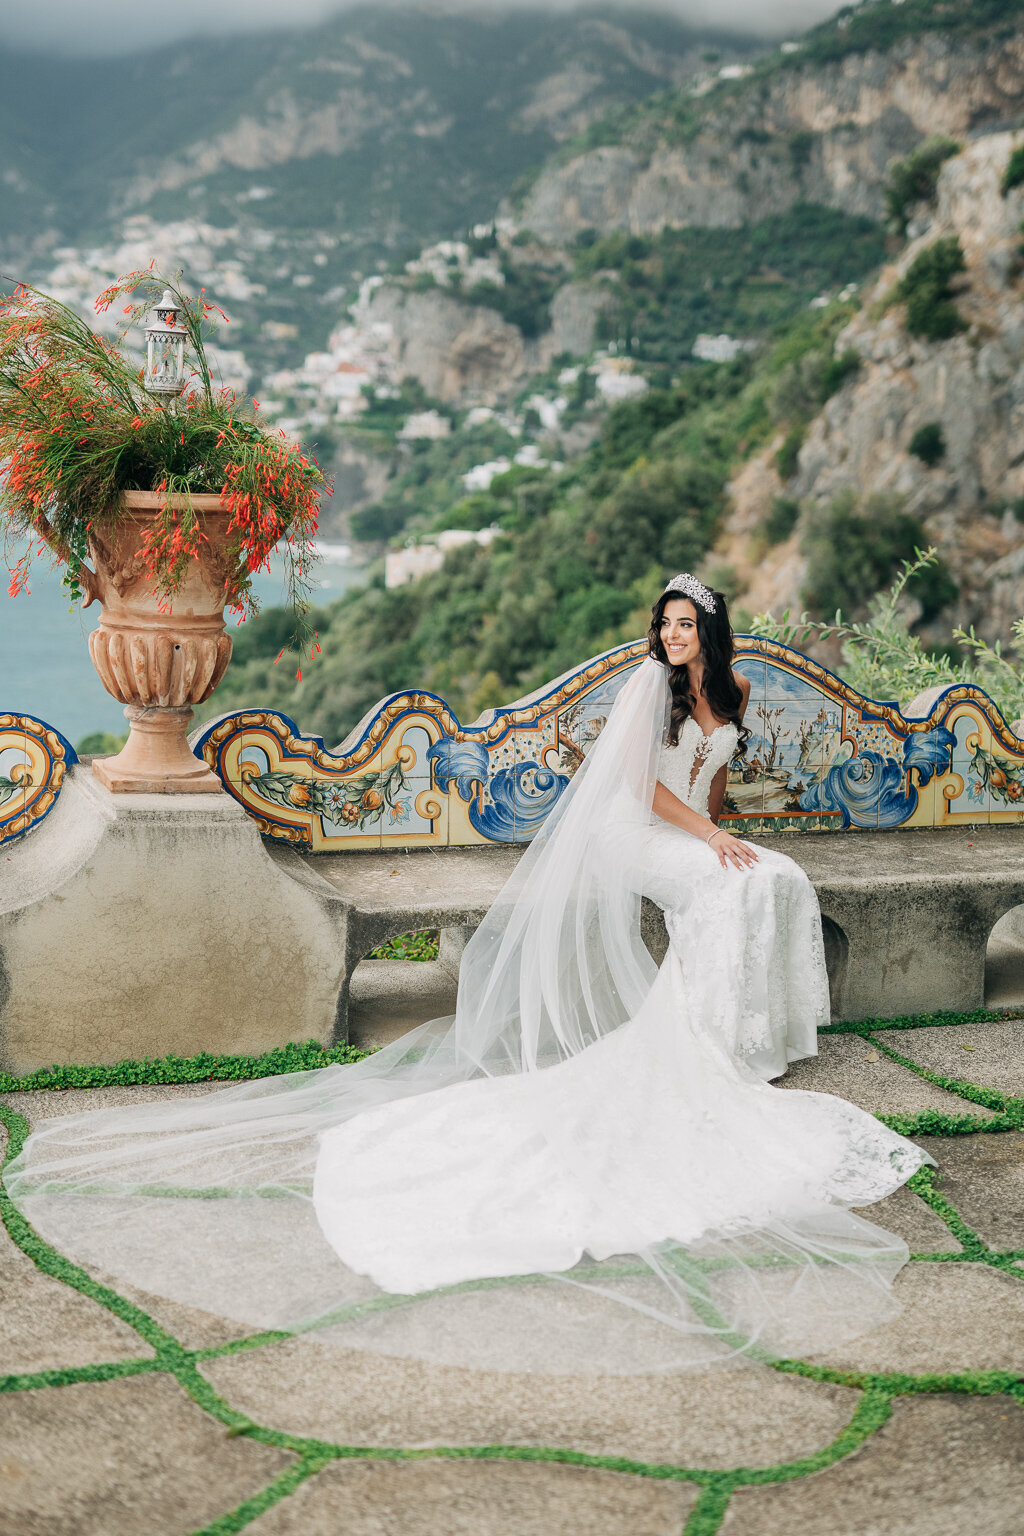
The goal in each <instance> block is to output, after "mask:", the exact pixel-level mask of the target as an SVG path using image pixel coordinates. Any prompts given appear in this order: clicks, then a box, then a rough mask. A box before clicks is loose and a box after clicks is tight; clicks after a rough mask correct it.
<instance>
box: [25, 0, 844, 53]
mask: <svg viewBox="0 0 1024 1536" xmlns="http://www.w3.org/2000/svg"><path fill="white" fill-rule="evenodd" d="M377 3H378V4H380V3H381V0H377ZM461 3H462V4H463V5H464V6H465V8H466V9H482V8H493V9H505V8H507V6H508V5H509V4H515V3H517V0H461ZM518 3H521V4H526V5H529V6H532V7H534V8H541V6H543V8H544V9H551V8H553V5H558V6H559V8H562V9H570V8H572V0H518ZM619 3H620V5H621V7H622V9H624V10H626V9H629V8H630V7H631V5H632V4H634V3H635V8H636V9H641V10H664V11H669V12H671V13H672V14H674V15H676V16H679V17H681V18H682V19H684V20H686V21H691V22H693V23H695V24H697V25H710V26H713V27H716V28H723V29H735V30H737V31H750V32H757V33H760V34H761V35H762V36H764V37H770V38H773V37H784V36H787V35H796V34H798V33H800V32H801V31H803V30H804V29H805V28H807V27H809V26H812V25H813V24H814V23H815V22H817V21H821V20H823V18H824V17H826V16H829V15H832V14H833V13H834V12H835V11H836V10H838V9H839V6H840V4H841V3H842V0H646V3H645V0H619ZM455 8H456V6H455V5H452V4H449V5H446V6H445V9H446V10H452V9H455ZM342 9H344V0H174V4H173V5H157V6H152V7H148V8H147V7H145V6H143V5H140V3H139V0H0V41H2V42H3V43H6V44H7V45H8V46H12V47H16V48H31V49H41V50H43V51H46V52H50V53H60V54H65V55H66V54H69V53H75V54H111V53H126V52H131V51H134V50H135V49H139V48H148V47H154V46H159V45H161V44H164V43H171V42H177V41H179V40H180V39H182V38H185V37H195V36H197V35H211V34H214V35H219V36H229V35H230V34H231V33H233V32H253V31H256V30H265V29H275V28H285V29H287V30H288V31H294V30H296V28H298V27H301V26H303V25H313V24H315V23H316V22H319V21H323V20H324V19H325V18H326V17H328V16H331V15H333V14H335V13H336V12H337V11H339V10H342Z"/></svg>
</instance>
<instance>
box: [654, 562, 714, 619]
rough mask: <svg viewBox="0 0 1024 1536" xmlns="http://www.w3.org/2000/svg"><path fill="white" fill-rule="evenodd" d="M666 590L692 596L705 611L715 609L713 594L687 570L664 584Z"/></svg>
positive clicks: (709, 611) (711, 611)
mask: <svg viewBox="0 0 1024 1536" xmlns="http://www.w3.org/2000/svg"><path fill="white" fill-rule="evenodd" d="M665 591H666V592H682V593H683V594H684V595H685V596H686V597H689V598H692V599H693V601H694V602H695V603H700V606H701V607H702V608H703V609H704V611H705V612H706V613H714V611H715V594H714V593H713V592H711V591H709V590H708V588H707V587H706V586H705V585H704V583H703V582H702V581H698V580H697V578H696V576H691V575H690V573H689V571H684V572H683V574H682V575H681V576H673V577H672V580H671V581H670V582H668V583H667V584H666V586H665Z"/></svg>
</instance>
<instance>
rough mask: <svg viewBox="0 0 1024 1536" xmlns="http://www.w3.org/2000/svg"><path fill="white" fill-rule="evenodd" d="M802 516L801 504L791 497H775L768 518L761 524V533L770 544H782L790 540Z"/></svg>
mask: <svg viewBox="0 0 1024 1536" xmlns="http://www.w3.org/2000/svg"><path fill="white" fill-rule="evenodd" d="M799 516H800V503H799V502H798V501H794V500H793V499H792V497H790V496H774V497H773V498H772V504H771V506H770V507H769V509H768V516H767V517H766V518H765V520H764V522H763V523H762V524H761V532H762V533H763V534H764V536H765V538H766V539H767V541H768V543H769V544H781V543H783V541H784V540H786V539H788V538H789V536H790V534H791V533H792V532H793V529H794V528H795V527H796V523H797V518H798V517H799Z"/></svg>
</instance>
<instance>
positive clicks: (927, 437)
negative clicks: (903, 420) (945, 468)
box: [908, 421, 946, 469]
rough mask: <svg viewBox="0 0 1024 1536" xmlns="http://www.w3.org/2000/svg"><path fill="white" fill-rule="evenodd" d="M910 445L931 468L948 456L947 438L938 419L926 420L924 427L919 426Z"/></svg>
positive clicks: (923, 462)
mask: <svg viewBox="0 0 1024 1536" xmlns="http://www.w3.org/2000/svg"><path fill="white" fill-rule="evenodd" d="M908 446H909V449H910V452H911V453H913V454H916V456H917V457H918V458H919V459H920V460H921V463H922V464H927V465H928V468H929V469H931V467H932V466H933V465H934V464H937V463H938V462H939V460H940V459H944V458H945V457H946V439H945V437H944V436H943V434H942V427H941V425H940V423H939V422H937V421H926V422H925V424H924V426H923V427H918V429H917V431H916V432H915V433H914V435H913V437H912V438H911V439H910V443H909V445H908Z"/></svg>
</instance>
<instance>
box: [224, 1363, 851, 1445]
mask: <svg viewBox="0 0 1024 1536" xmlns="http://www.w3.org/2000/svg"><path fill="white" fill-rule="evenodd" d="M202 1370H203V1374H204V1375H205V1376H206V1377H207V1378H208V1379H209V1380H210V1381H211V1382H212V1383H213V1385H214V1387H216V1389H217V1391H218V1392H220V1393H221V1394H222V1396H224V1397H226V1398H228V1400H229V1401H230V1402H231V1403H232V1404H233V1405H234V1406H235V1407H237V1408H240V1409H241V1410H242V1411H243V1412H245V1413H248V1414H250V1415H251V1416H252V1418H254V1419H255V1420H257V1422H259V1423H271V1422H272V1423H274V1424H275V1425H276V1426H277V1427H279V1428H282V1429H287V1430H288V1431H290V1432H291V1433H297V1434H304V1435H312V1436H315V1437H320V1438H323V1439H325V1440H332V1441H336V1442H340V1443H341V1444H345V1445H391V1446H393V1445H411V1446H426V1445H492V1444H501V1445H557V1446H567V1447H570V1448H571V1449H573V1450H579V1451H586V1452H589V1453H590V1454H593V1455H612V1456H615V1455H619V1456H630V1457H634V1458H636V1459H637V1460H644V1461H657V1462H664V1461H672V1462H678V1463H681V1464H683V1465H686V1466H701V1467H716V1468H718V1467H731V1466H735V1465H736V1464H737V1463H739V1462H742V1463H744V1464H745V1465H748V1466H770V1465H771V1464H772V1463H773V1462H776V1461H779V1460H783V1459H788V1458H790V1457H794V1456H805V1455H809V1454H810V1453H811V1452H813V1451H815V1450H818V1449H819V1448H820V1447H821V1446H823V1445H827V1444H828V1443H829V1441H831V1440H834V1439H835V1437H836V1435H837V1434H839V1432H840V1430H842V1429H843V1428H844V1426H845V1425H846V1424H847V1423H848V1422H849V1420H850V1418H851V1417H852V1415H853V1412H854V1410H855V1408H856V1404H857V1398H856V1394H855V1393H854V1392H853V1391H851V1390H850V1389H849V1388H846V1387H835V1386H831V1385H828V1384H825V1383H821V1382H814V1381H805V1380H802V1379H801V1378H799V1377H792V1376H780V1375H777V1374H775V1373H774V1372H772V1371H769V1370H767V1369H765V1368H762V1367H759V1366H754V1365H747V1366H738V1367H736V1368H735V1369H727V1370H720V1371H712V1372H707V1373H701V1374H697V1373H693V1374H689V1373H687V1374H681V1375H673V1376H656V1377H650V1376H646V1377H629V1376H620V1377H608V1376H604V1377H599V1376H591V1377H586V1376H580V1377H571V1378H570V1377H552V1376H540V1375H534V1376H525V1375H523V1376H513V1375H511V1374H498V1373H492V1372H487V1371H469V1370H460V1369H457V1368H454V1367H440V1366H433V1365H425V1364H422V1363H421V1362H418V1361H413V1360H400V1359H392V1358H387V1357H383V1356H381V1357H376V1358H375V1357H374V1356H372V1355H364V1354H362V1352H361V1351H358V1350H343V1349H340V1348H335V1347H332V1346H331V1345H317V1344H314V1343H312V1342H311V1341H308V1340H307V1341H301V1342H300V1341H294V1340H291V1341H288V1342H286V1343H282V1344H271V1345H267V1346H266V1347H264V1348H263V1349H259V1350H253V1351H251V1352H248V1353H246V1354H241V1355H232V1356H226V1357H225V1358H223V1359H220V1360H211V1361H207V1362H206V1363H205V1364H204V1365H203V1366H202Z"/></svg>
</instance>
